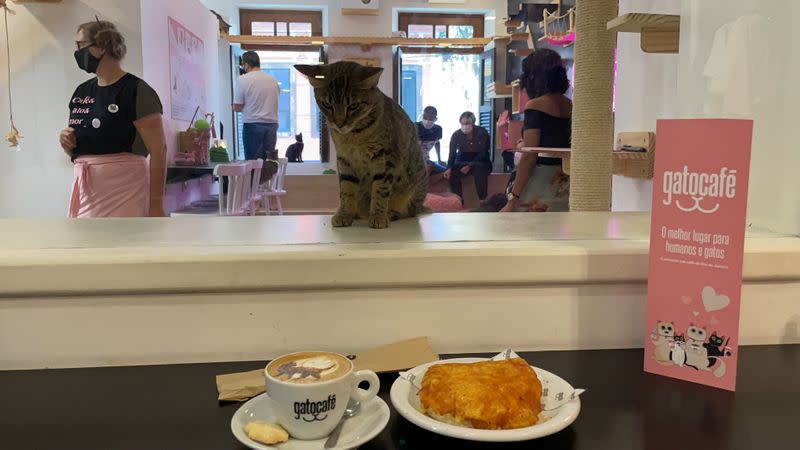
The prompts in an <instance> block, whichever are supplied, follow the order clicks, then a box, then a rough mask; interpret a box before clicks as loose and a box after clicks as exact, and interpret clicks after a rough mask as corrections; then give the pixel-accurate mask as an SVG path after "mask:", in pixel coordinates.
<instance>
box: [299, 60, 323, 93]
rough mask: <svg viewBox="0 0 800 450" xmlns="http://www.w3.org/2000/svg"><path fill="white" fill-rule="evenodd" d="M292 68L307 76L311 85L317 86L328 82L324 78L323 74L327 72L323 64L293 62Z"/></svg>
mask: <svg viewBox="0 0 800 450" xmlns="http://www.w3.org/2000/svg"><path fill="white" fill-rule="evenodd" d="M294 68H295V69H297V71H298V72H300V73H302V74H303V75H305V77H306V78H308V82H309V83H310V84H311V86H312V87H315V88H318V87H322V86H325V85H326V84H327V83H328V80H326V79H325V78H326V77H325V75H326V73H327V70H325V66H322V65H319V64H317V65H311V64H295V66H294Z"/></svg>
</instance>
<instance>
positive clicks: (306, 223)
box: [0, 213, 800, 296]
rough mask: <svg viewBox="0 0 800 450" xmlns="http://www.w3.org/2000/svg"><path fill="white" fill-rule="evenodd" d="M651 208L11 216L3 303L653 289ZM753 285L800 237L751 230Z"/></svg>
mask: <svg viewBox="0 0 800 450" xmlns="http://www.w3.org/2000/svg"><path fill="white" fill-rule="evenodd" d="M648 227H649V217H648V215H646V214H610V213H584V214H576V213H571V214H475V213H472V214H438V215H432V216H427V217H423V218H421V219H419V221H415V220H406V221H401V222H397V223H394V224H392V227H391V228H389V229H388V230H371V229H369V228H365V227H364V226H363V224H361V225H359V226H355V227H352V228H345V229H333V228H331V226H330V218H329V217H327V216H283V217H252V218H251V217H243V218H180V219H178V218H173V219H130V220H126V219H117V220H113V221H108V220H90V221H69V220H2V221H0V286H1V287H0V295H4V296H9V295H13V296H30V295H68V294H79V295H91V294H98V293H137V294H142V293H153V292H171V293H191V292H220V291H222V292H224V291H230V290H235V291H242V290H245V291H248V290H276V289H279V290H295V289H328V288H367V287H388V286H392V287H429V286H447V285H451V284H457V285H462V286H463V285H465V284H471V285H481V286H487V285H509V284H511V285H514V284H524V285H531V284H543V283H544V284H551V283H578V284H581V283H596V282H611V281H637V282H643V281H645V279H646V276H647V252H648V233H649V228H648ZM744 272H745V275H744V276H745V279H746V280H748V281H778V280H793V279H800V239H797V238H793V237H787V236H781V235H777V234H774V233H768V232H759V231H757V230H751V231H750V232H749V234H748V239H747V245H746V257H745V270H744Z"/></svg>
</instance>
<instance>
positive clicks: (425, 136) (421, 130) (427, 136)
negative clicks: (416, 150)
mask: <svg viewBox="0 0 800 450" xmlns="http://www.w3.org/2000/svg"><path fill="white" fill-rule="evenodd" d="M416 125H417V139H419V141H420V142H436V141H440V140H441V139H442V127H440V126H439V125H434V126H433V127H431V129H430V130H429V129H427V128H425V126H424V125H422V122H417V124H416Z"/></svg>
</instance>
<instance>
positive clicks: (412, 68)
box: [399, 52, 491, 161]
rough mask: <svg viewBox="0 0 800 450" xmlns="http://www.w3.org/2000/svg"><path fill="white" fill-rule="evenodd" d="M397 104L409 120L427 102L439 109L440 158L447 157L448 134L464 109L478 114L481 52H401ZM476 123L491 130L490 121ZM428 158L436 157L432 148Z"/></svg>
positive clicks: (415, 117)
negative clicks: (400, 79)
mask: <svg viewBox="0 0 800 450" xmlns="http://www.w3.org/2000/svg"><path fill="white" fill-rule="evenodd" d="M400 66H401V74H402V75H401V76H402V82H401V83H399V87H400V91H401V92H400V99H401V101H400V104H401V105H402V107H403V109H404V110H405V111H406V114H408V117H410V118H411V120H412V121H414V122H416V121H419V120H421V119H422V111H423V110H424V109H425V107H426V106H434V107H435V108H436V109H437V110H438V112H439V121H438V124H439V125H440V126H441V127H442V140H441V144H442V159H443V160H445V161H446V160H447V154H448V151H449V150H448V149H449V148H450V137H451V136H452V134H453V133H454V132H456V131H457V130H458V129H459V127H460V125H459V122H458V118H459V116H460V115H461V113H463V112H465V111H472V112H473V113H474V114H475V116H476V117H479V116H480V106H481V56H480V55H479V54H470V53H452V52H451V53H407V52H404V53H402V57H401V58H400ZM477 125H480V126H483V127H485V128H486V129H487V130H491V124H484V123H479V124H477ZM430 156H431V160H432V161H436V155H435V151H434V150H431V155H430Z"/></svg>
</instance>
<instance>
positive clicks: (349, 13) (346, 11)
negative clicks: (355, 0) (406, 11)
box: [342, 8, 381, 16]
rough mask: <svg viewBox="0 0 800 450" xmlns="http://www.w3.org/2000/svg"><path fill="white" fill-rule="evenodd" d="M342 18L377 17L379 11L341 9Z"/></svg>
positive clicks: (370, 9) (371, 9)
mask: <svg viewBox="0 0 800 450" xmlns="http://www.w3.org/2000/svg"><path fill="white" fill-rule="evenodd" d="M342 15H343V16H379V15H381V12H380V10H378V9H377V8H342Z"/></svg>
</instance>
